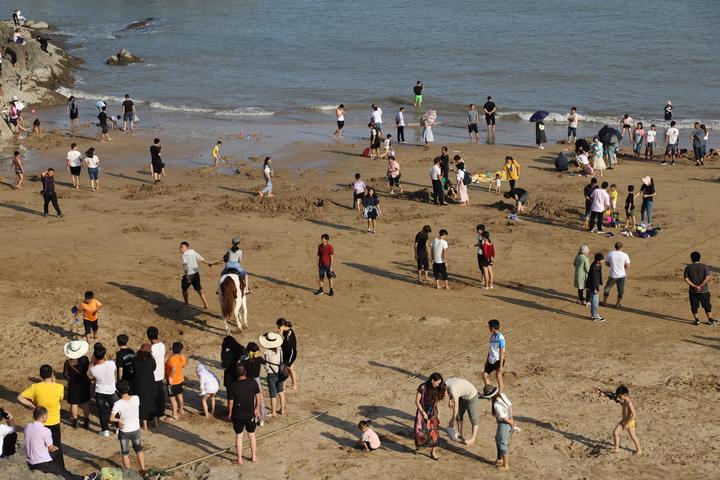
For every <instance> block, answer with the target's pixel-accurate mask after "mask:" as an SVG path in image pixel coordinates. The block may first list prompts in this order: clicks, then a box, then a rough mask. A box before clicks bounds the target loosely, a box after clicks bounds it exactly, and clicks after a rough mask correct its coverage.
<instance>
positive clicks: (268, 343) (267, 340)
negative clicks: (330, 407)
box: [258, 332, 283, 348]
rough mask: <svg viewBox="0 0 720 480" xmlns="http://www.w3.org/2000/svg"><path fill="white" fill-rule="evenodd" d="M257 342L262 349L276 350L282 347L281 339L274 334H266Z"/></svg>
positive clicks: (280, 336)
mask: <svg viewBox="0 0 720 480" xmlns="http://www.w3.org/2000/svg"><path fill="white" fill-rule="evenodd" d="M258 341H259V342H260V345H261V346H262V347H263V348H277V347H279V346H280V345H282V343H283V337H282V335H279V334H277V333H275V332H267V333H265V334H263V335H260V338H259V339H258Z"/></svg>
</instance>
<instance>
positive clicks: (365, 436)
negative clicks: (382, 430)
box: [358, 420, 380, 452]
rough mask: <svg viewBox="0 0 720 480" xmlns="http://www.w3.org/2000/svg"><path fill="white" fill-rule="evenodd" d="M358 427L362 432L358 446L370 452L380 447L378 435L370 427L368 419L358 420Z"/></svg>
mask: <svg viewBox="0 0 720 480" xmlns="http://www.w3.org/2000/svg"><path fill="white" fill-rule="evenodd" d="M358 428H359V429H360V431H361V432H362V435H361V436H360V448H362V449H363V450H365V451H366V452H372V451H373V450H377V449H378V448H380V437H378V434H377V433H375V431H374V430H373V429H372V428H370V420H360V423H358Z"/></svg>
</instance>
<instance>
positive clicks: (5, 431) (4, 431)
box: [0, 424, 15, 452]
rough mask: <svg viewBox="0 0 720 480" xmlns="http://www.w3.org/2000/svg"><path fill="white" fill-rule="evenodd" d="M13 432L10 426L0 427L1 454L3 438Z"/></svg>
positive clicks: (13, 428) (13, 429)
mask: <svg viewBox="0 0 720 480" xmlns="http://www.w3.org/2000/svg"><path fill="white" fill-rule="evenodd" d="M14 431H15V427H11V426H10V425H4V424H3V425H0V452H2V449H3V444H4V443H5V437H7V436H8V435H10V434H11V433H13V432H14Z"/></svg>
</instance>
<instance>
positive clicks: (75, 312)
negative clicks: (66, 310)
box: [70, 305, 78, 315]
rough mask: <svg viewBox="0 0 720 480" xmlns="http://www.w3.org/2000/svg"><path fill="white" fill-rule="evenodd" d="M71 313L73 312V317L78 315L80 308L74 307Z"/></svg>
mask: <svg viewBox="0 0 720 480" xmlns="http://www.w3.org/2000/svg"><path fill="white" fill-rule="evenodd" d="M70 312H71V313H72V314H73V315H77V312H78V308H77V307H76V306H74V305H73V307H72V308H71V309H70Z"/></svg>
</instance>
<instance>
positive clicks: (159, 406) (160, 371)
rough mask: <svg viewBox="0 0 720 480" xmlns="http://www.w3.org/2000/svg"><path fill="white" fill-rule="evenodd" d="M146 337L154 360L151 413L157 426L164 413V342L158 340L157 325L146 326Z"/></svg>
mask: <svg viewBox="0 0 720 480" xmlns="http://www.w3.org/2000/svg"><path fill="white" fill-rule="evenodd" d="M146 334H147V338H148V340H150V344H151V345H150V353H151V355H152V357H153V360H155V371H154V372H153V378H154V379H155V399H154V400H155V401H154V402H153V403H154V405H155V411H154V412H153V414H152V415H151V418H148V420H150V419H153V420H154V422H153V423H154V425H155V426H156V427H157V426H158V420H159V419H160V417H162V416H163V415H164V414H165V344H164V343H162V342H161V341H160V332H159V331H158V329H157V327H148V329H147V331H146Z"/></svg>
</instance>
